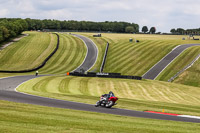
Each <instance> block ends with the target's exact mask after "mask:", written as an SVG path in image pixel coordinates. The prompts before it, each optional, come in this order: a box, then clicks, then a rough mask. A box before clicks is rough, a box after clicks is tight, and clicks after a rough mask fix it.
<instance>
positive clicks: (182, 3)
mask: <svg viewBox="0 0 200 133" xmlns="http://www.w3.org/2000/svg"><path fill="white" fill-rule="evenodd" d="M0 18H32V19H56V20H77V21H82V20H85V21H95V22H103V21H125V22H130V23H137V24H139V26H140V29H141V28H142V27H143V26H147V27H148V28H149V29H150V28H151V27H156V29H157V31H158V32H170V30H171V29H172V28H184V29H192V28H200V0H0Z"/></svg>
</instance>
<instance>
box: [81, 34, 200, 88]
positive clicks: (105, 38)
mask: <svg viewBox="0 0 200 133" xmlns="http://www.w3.org/2000/svg"><path fill="white" fill-rule="evenodd" d="M82 34H83V33H82ZM83 35H85V36H87V37H90V38H91V39H92V40H94V42H96V44H97V45H99V46H103V45H105V44H106V42H109V43H110V47H109V50H108V56H107V60H106V64H105V68H104V72H116V73H122V74H125V75H138V76H142V75H143V74H144V73H146V72H147V71H148V70H149V69H150V68H151V67H152V66H153V65H155V64H156V63H157V62H158V61H159V60H161V59H162V58H163V57H164V56H165V55H166V54H168V53H169V52H170V51H171V50H172V49H173V48H174V47H176V46H177V45H181V44H192V43H200V41H196V40H189V39H187V36H184V35H149V34H145V35H144V34H141V35H138V34H111V33H109V34H108V33H107V34H106V33H104V34H102V37H101V38H94V37H92V35H93V34H92V33H84V34H83ZM130 38H132V39H133V42H129V39H130ZM182 38H186V40H182ZM197 38H198V36H197ZM97 40H98V41H97ZM135 40H139V41H140V42H139V43H135ZM100 52H101V53H102V52H104V50H102V51H101V50H100ZM199 53H200V47H199V46H196V47H191V48H189V49H187V50H186V51H185V52H184V53H182V54H181V55H180V56H179V57H178V58H177V59H176V60H175V61H174V62H173V63H172V64H171V65H169V66H168V67H167V68H166V70H164V71H163V72H162V73H161V75H160V76H159V77H158V78H157V80H162V81H168V79H170V78H171V77H172V76H174V75H175V74H176V73H177V72H178V71H180V70H181V69H182V68H183V67H185V66H186V65H187V64H189V63H190V62H191V61H192V60H193V59H194V58H195V57H196V56H197V55H198V54H199ZM102 55H103V54H102ZM101 58H103V57H101ZM194 69H195V68H194ZM194 69H193V71H194ZM190 70H192V68H191V69H190ZM195 70H196V69H195ZM195 72H197V73H199V72H198V71H195ZM189 77H193V76H189ZM184 79H185V78H184ZM199 79H200V78H198V79H196V80H198V82H200V80H199ZM184 82H185V83H184V84H190V83H186V82H187V81H184ZM190 82H192V81H190ZM195 83H196V81H195ZM191 84H192V83H191ZM191 84H190V85H191ZM198 84H199V83H198Z"/></svg>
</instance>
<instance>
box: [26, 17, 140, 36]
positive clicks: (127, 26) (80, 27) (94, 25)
mask: <svg viewBox="0 0 200 133" xmlns="http://www.w3.org/2000/svg"><path fill="white" fill-rule="evenodd" d="M25 20H26V21H27V23H28V27H29V28H28V30H43V29H53V30H71V31H98V32H117V33H125V32H127V33H131V32H132V33H133V32H135V33H137V32H139V25H138V24H135V23H128V22H117V21H114V22H110V21H105V22H92V21H75V20H69V21H66V20H64V21H59V20H51V19H45V20H38V19H30V18H27V19H25Z"/></svg>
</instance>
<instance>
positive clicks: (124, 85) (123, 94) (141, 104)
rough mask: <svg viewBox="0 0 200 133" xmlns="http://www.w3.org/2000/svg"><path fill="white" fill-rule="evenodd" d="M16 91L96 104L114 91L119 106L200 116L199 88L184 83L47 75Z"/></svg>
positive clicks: (25, 84) (23, 85)
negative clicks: (101, 97) (103, 95)
mask: <svg viewBox="0 0 200 133" xmlns="http://www.w3.org/2000/svg"><path fill="white" fill-rule="evenodd" d="M17 90H19V91H22V92H26V93H31V94H34V95H40V96H45V97H53V98H57V99H63V100H70V101H78V102H84V103H90V104H95V102H96V101H97V100H98V99H99V96H100V95H101V94H104V93H108V92H109V91H113V92H114V93H115V94H116V96H117V97H119V98H120V99H119V104H118V105H117V107H119V108H128V109H134V110H155V111H162V109H165V110H166V111H167V112H171V113H178V114H190V115H199V116H200V106H199V105H200V97H199V93H200V89H199V88H196V87H189V86H185V85H179V84H173V83H167V82H160V81H152V80H147V81H146V80H145V81H137V80H126V79H108V78H85V77H71V76H47V77H40V78H37V79H33V80H30V81H28V82H26V83H24V84H22V85H21V86H20V87H19V88H18V89H17Z"/></svg>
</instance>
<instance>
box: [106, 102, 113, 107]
mask: <svg viewBox="0 0 200 133" xmlns="http://www.w3.org/2000/svg"><path fill="white" fill-rule="evenodd" d="M113 104H114V102H113V101H108V103H107V104H106V108H111V107H112V106H113Z"/></svg>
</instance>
